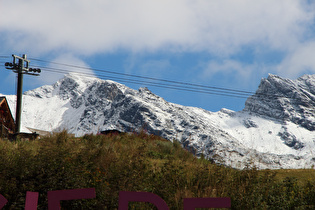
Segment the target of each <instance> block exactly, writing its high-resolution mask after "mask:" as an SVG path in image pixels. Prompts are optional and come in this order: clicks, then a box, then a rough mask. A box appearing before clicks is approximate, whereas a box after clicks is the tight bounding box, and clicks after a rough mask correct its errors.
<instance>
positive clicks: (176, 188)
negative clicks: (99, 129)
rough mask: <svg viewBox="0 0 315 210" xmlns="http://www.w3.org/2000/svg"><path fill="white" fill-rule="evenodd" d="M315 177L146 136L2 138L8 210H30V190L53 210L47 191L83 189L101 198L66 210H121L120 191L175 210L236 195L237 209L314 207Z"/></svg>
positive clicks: (69, 204) (0, 185)
mask: <svg viewBox="0 0 315 210" xmlns="http://www.w3.org/2000/svg"><path fill="white" fill-rule="evenodd" d="M313 175H314V170H309V171H303V170H300V171H299V170H288V171H271V170H264V171H258V170H256V169H252V168H247V169H244V170H235V169H231V168H226V167H224V166H218V165H215V164H213V163H211V162H210V161H208V160H205V159H197V158H195V157H194V156H192V155H191V154H190V153H189V152H187V151H185V150H184V149H182V148H181V146H180V144H179V143H171V142H169V141H166V140H164V139H162V138H160V137H157V136H152V135H147V134H144V133H140V134H134V135H130V134H121V135H111V136H100V135H98V136H94V135H87V136H85V137H83V138H73V137H70V136H69V135H67V133H66V132H61V133H58V134H55V135H53V136H51V137H47V138H42V139H40V140H35V141H31V142H21V141H17V142H9V141H6V140H0V193H1V194H2V195H3V196H4V197H6V198H7V199H8V200H9V203H8V204H7V205H6V206H5V209H20V208H21V209H23V208H24V202H25V193H26V191H35V192H39V193H40V194H39V204H38V209H46V208H47V197H46V195H47V191H50V190H63V189H77V188H95V189H96V196H97V197H96V199H87V200H75V201H62V204H61V206H62V208H63V209H117V207H118V193H119V191H145V192H152V193H155V194H156V195H159V196H160V197H161V198H162V199H164V200H165V202H166V203H167V205H168V206H169V207H170V209H182V203H183V198H186V197H230V198H231V200H232V208H233V209H255V208H256V209H281V208H282V209H293V208H296V207H298V208H299V209H314V208H315V178H314V177H315V176H313ZM305 176H307V177H306V178H305ZM300 177H301V179H300ZM150 208H152V205H151V204H146V203H132V204H130V209H150Z"/></svg>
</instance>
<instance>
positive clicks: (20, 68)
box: [5, 55, 41, 134]
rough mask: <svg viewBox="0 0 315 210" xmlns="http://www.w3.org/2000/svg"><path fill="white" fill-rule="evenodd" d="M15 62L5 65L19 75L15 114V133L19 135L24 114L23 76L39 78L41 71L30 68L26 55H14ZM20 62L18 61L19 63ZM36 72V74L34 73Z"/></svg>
mask: <svg viewBox="0 0 315 210" xmlns="http://www.w3.org/2000/svg"><path fill="white" fill-rule="evenodd" d="M12 57H13V62H12V63H9V62H6V63H5V68H6V69H9V70H12V71H13V72H14V73H17V74H18V76H17V79H18V82H17V91H16V97H17V99H16V113H15V132H16V133H17V134H18V133H20V130H21V113H22V94H23V74H28V75H33V76H39V73H40V72H41V70H40V69H34V68H29V63H30V61H29V60H27V59H26V55H23V56H22V57H19V56H17V55H12ZM17 60H18V61H17ZM32 72H34V73H32Z"/></svg>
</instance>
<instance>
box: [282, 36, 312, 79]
mask: <svg viewBox="0 0 315 210" xmlns="http://www.w3.org/2000/svg"><path fill="white" fill-rule="evenodd" d="M314 50H315V41H312V42H308V43H305V44H301V45H300V46H298V47H297V48H296V49H295V50H294V51H292V52H290V53H289V54H288V56H287V57H286V58H285V59H284V60H283V61H282V62H281V63H280V64H279V65H278V66H277V67H276V71H277V73H278V74H280V75H283V76H286V77H289V78H292V79H294V78H296V77H298V76H299V75H300V74H302V73H309V74H312V73H313V74H314V73H315V59H314Z"/></svg>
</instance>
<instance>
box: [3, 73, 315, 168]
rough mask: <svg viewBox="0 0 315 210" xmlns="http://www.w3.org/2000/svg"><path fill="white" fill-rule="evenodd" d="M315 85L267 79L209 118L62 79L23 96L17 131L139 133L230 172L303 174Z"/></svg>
mask: <svg viewBox="0 0 315 210" xmlns="http://www.w3.org/2000/svg"><path fill="white" fill-rule="evenodd" d="M314 86H315V83H314V76H312V75H304V76H302V77H300V78H298V79H297V80H289V79H284V78H281V77H279V76H276V75H272V74H270V75H269V76H268V77H267V78H265V79H262V81H261V84H260V85H259V88H258V90H257V91H256V94H255V95H253V96H251V97H249V98H248V100H247V101H246V106H245V109H244V110H243V111H241V112H234V111H231V110H227V109H224V108H223V109H221V111H219V112H216V113H214V112H209V111H206V110H203V109H200V108H195V107H186V106H181V105H178V104H174V103H170V102H167V101H165V100H164V99H163V98H162V97H160V96H157V95H155V94H154V93H152V92H151V91H150V90H149V89H148V88H145V87H144V88H139V90H133V89H131V88H128V87H126V86H124V85H122V84H119V83H116V82H113V81H110V80H101V79H97V78H87V77H85V76H84V75H78V74H68V75H66V76H65V77H64V78H62V79H61V80H59V81H57V82H56V83H55V84H54V85H46V86H43V87H40V88H37V89H35V90H32V91H28V92H26V93H25V95H24V99H23V104H24V107H23V115H22V124H23V125H25V126H27V127H30V128H36V129H39V130H47V131H60V130H63V129H66V130H67V131H68V132H69V133H73V134H75V135H76V136H83V135H85V134H90V133H94V134H96V133H99V132H101V131H106V130H111V129H116V130H120V131H123V132H129V131H139V130H141V129H144V130H146V131H147V132H148V133H150V134H155V135H159V136H162V137H164V138H166V139H168V140H170V141H173V140H177V141H179V142H180V143H181V144H182V145H183V147H184V148H185V149H187V150H189V151H191V152H193V153H194V154H195V155H197V156H198V155H201V154H204V156H205V157H206V158H209V159H213V160H214V161H215V162H217V163H220V164H226V165H230V166H232V167H235V168H243V167H244V166H245V165H247V164H248V163H249V161H250V162H253V161H254V162H255V161H256V163H257V164H256V166H257V167H259V168H299V167H308V166H311V165H313V164H315V159H314V158H313V154H312V151H314V142H313V141H314V140H315V139H314V128H315V123H314V122H315V120H314V102H315V100H314V99H315V98H314ZM15 98H16V97H11V98H10V97H8V101H9V102H10V103H11V104H14V100H15Z"/></svg>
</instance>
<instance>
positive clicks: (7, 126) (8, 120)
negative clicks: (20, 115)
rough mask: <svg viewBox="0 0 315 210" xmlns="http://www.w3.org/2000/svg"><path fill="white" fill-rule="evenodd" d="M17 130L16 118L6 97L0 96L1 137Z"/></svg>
mask: <svg viewBox="0 0 315 210" xmlns="http://www.w3.org/2000/svg"><path fill="white" fill-rule="evenodd" d="M14 132H15V123H14V119H13V116H12V113H11V110H10V107H9V104H8V101H7V99H6V97H3V96H2V97H0V138H3V137H5V138H6V137H8V136H9V134H13V133H14Z"/></svg>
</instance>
